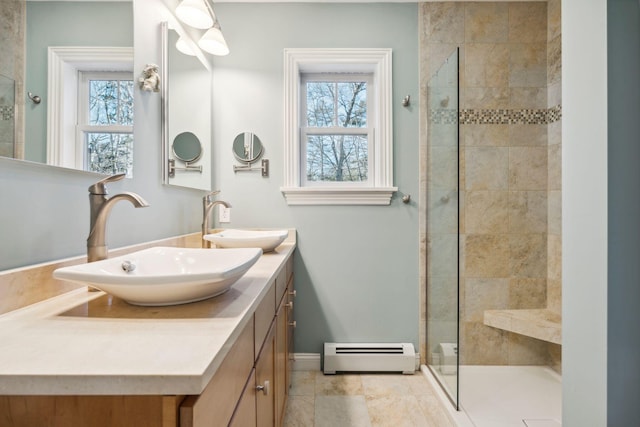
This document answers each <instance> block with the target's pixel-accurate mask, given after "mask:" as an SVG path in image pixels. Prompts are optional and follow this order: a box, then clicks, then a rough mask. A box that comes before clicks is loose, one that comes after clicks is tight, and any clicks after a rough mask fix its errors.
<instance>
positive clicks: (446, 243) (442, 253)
mask: <svg viewBox="0 0 640 427" xmlns="http://www.w3.org/2000/svg"><path fill="white" fill-rule="evenodd" d="M427 251H428V252H427V254H428V255H427V256H428V259H429V261H428V263H429V267H430V268H429V273H428V276H429V277H432V276H445V277H456V276H457V273H458V272H457V270H458V263H457V258H458V255H457V254H458V235H456V234H431V235H429V236H428V238H427Z"/></svg>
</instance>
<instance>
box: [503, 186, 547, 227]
mask: <svg viewBox="0 0 640 427" xmlns="http://www.w3.org/2000/svg"><path fill="white" fill-rule="evenodd" d="M509 232H510V233H512V234H528V233H537V234H541V233H546V232H547V192H546V191H510V192H509Z"/></svg>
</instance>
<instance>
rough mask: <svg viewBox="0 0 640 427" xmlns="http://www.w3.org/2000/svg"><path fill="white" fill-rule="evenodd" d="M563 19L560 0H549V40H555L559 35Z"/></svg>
mask: <svg viewBox="0 0 640 427" xmlns="http://www.w3.org/2000/svg"><path fill="white" fill-rule="evenodd" d="M560 19H561V7H560V0H548V1H547V40H553V39H554V38H555V37H557V36H559V35H560V33H561V30H560Z"/></svg>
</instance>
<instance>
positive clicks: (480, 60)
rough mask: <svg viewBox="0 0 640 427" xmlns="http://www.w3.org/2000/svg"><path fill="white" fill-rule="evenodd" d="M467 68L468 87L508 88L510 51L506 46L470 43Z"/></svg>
mask: <svg viewBox="0 0 640 427" xmlns="http://www.w3.org/2000/svg"><path fill="white" fill-rule="evenodd" d="M465 68H466V70H465V71H466V72H465V80H464V84H465V86H466V87H508V86H509V49H508V47H507V45H506V44H498V43H468V44H467V45H466V46H465Z"/></svg>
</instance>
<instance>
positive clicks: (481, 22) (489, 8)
mask: <svg viewBox="0 0 640 427" xmlns="http://www.w3.org/2000/svg"><path fill="white" fill-rule="evenodd" d="M464 29H465V42H467V43H506V42H507V41H508V38H509V6H508V4H507V3H502V2H491V3H465V19H464Z"/></svg>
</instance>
